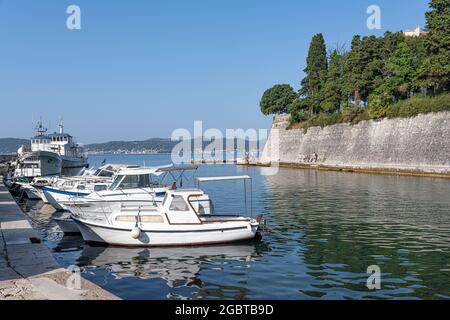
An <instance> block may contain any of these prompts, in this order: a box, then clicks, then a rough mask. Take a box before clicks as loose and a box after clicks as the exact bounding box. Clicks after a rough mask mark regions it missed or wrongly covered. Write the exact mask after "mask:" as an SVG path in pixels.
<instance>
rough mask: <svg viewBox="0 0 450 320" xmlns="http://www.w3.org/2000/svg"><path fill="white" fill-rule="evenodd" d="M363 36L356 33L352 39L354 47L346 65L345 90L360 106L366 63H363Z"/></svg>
mask: <svg viewBox="0 0 450 320" xmlns="http://www.w3.org/2000/svg"><path fill="white" fill-rule="evenodd" d="M361 56H362V53H361V37H360V36H359V35H356V36H354V37H353V40H352V48H351V51H350V52H349V54H348V59H347V60H346V62H345V65H344V74H345V76H344V86H343V90H344V92H345V94H346V96H347V97H348V99H349V100H350V98H353V101H355V104H356V105H357V106H359V104H360V102H361V87H362V82H363V80H362V73H363V69H364V65H363V64H362V58H361Z"/></svg>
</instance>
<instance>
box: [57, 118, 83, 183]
mask: <svg viewBox="0 0 450 320" xmlns="http://www.w3.org/2000/svg"><path fill="white" fill-rule="evenodd" d="M48 137H49V138H50V140H51V141H50V148H51V149H52V150H53V151H54V152H56V153H57V154H58V155H59V156H60V158H61V176H78V175H81V174H82V173H83V172H84V170H85V169H86V168H87V167H88V163H87V158H86V156H85V151H84V147H83V146H81V145H80V144H78V143H77V142H76V141H75V139H74V137H73V136H71V135H70V134H68V133H65V132H64V126H63V123H62V121H61V122H60V124H59V132H58V133H56V132H55V133H52V134H49V135H48Z"/></svg>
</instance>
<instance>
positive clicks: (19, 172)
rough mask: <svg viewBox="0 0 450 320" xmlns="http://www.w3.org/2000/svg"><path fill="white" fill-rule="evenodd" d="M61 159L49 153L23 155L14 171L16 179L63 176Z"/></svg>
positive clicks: (39, 152) (38, 152)
mask: <svg viewBox="0 0 450 320" xmlns="http://www.w3.org/2000/svg"><path fill="white" fill-rule="evenodd" d="M61 163H62V161H61V158H60V156H59V155H58V154H56V153H54V152H48V151H35V152H30V153H27V154H25V155H23V156H22V157H21V159H20V161H19V164H18V166H17V168H16V169H15V171H14V175H15V176H16V177H43V176H57V175H60V174H61Z"/></svg>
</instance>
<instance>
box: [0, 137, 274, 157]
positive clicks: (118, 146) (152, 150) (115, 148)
mask: <svg viewBox="0 0 450 320" xmlns="http://www.w3.org/2000/svg"><path fill="white" fill-rule="evenodd" d="M178 143H180V142H179V141H172V140H171V139H169V138H151V139H147V140H135V141H109V142H104V143H92V144H87V145H85V148H86V152H87V153H88V154H93V155H95V154H162V153H171V152H172V149H173V147H175V146H176V145H177V144H178ZM210 143H211V141H203V144H202V147H203V148H205V147H206V146H207V145H209V144H210ZM264 143H265V141H260V144H261V145H263V144H264ZM22 145H30V141H29V140H27V139H17V138H0V154H16V153H17V149H19V148H20V147H21V146H22ZM245 145H246V150H248V149H249V143H248V141H246V142H245ZM191 146H192V149H193V150H194V141H193V140H191ZM223 146H224V148H223V150H216V151H217V152H218V153H221V152H224V151H234V150H235V149H236V146H237V139H234V140H232V141H228V142H227V140H226V139H224V140H223Z"/></svg>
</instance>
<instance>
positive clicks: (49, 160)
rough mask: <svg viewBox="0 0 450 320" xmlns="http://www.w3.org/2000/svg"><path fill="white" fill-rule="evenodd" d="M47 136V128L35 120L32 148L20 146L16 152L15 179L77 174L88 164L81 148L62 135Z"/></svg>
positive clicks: (61, 127)
mask: <svg viewBox="0 0 450 320" xmlns="http://www.w3.org/2000/svg"><path fill="white" fill-rule="evenodd" d="M59 127H60V131H59V133H56V132H55V133H52V134H47V128H45V127H44V126H43V124H42V121H41V120H40V121H38V124H37V126H36V135H35V136H34V137H32V138H31V146H30V147H29V146H26V145H23V146H21V147H20V148H19V149H18V151H17V153H18V158H17V163H16V168H15V170H14V176H15V177H31V178H33V177H49V176H61V175H63V176H64V175H65V176H75V175H80V174H82V172H83V171H84V169H85V168H86V167H87V166H88V165H87V158H86V157H85V155H84V148H83V147H82V146H81V145H79V144H77V143H76V142H75V140H74V138H73V137H72V136H71V135H69V134H67V133H64V132H63V128H64V127H63V125H62V122H61V123H60V125H59Z"/></svg>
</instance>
